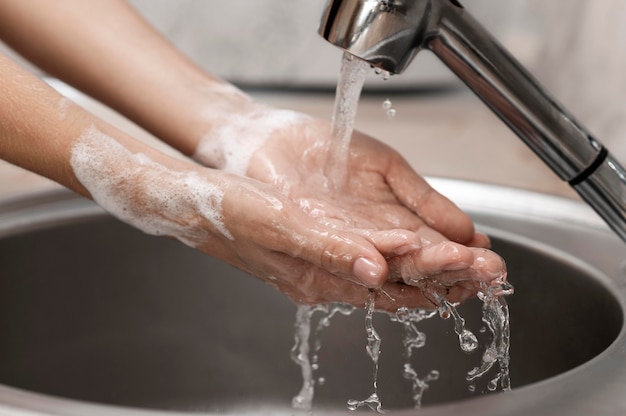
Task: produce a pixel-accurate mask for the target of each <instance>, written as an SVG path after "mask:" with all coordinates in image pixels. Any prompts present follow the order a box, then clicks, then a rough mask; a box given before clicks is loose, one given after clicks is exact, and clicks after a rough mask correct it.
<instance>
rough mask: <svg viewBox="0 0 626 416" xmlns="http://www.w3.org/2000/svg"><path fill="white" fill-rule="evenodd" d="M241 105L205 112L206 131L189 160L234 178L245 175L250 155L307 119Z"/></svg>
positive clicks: (256, 105)
mask: <svg viewBox="0 0 626 416" xmlns="http://www.w3.org/2000/svg"><path fill="white" fill-rule="evenodd" d="M240 104H241V105H232V102H227V103H225V104H221V105H220V104H218V105H217V106H216V107H213V108H211V109H209V110H208V112H207V115H206V117H207V119H208V120H210V122H209V123H207V128H206V130H205V131H204V133H202V134H201V135H200V137H199V140H198V141H197V145H196V149H195V151H194V152H193V153H192V158H193V159H194V160H195V161H197V162H198V163H200V164H202V165H204V166H208V167H212V168H215V169H220V170H224V171H227V172H230V173H234V174H237V175H242V176H243V175H246V173H247V171H248V168H249V164H250V160H251V159H252V157H253V155H254V154H255V153H256V152H257V151H258V150H259V149H260V148H262V147H263V146H264V145H266V143H267V142H268V141H269V140H270V139H271V138H272V137H274V136H275V135H276V134H277V133H279V132H280V131H281V130H282V131H285V130H286V129H288V128H289V127H290V126H294V125H297V124H301V123H303V122H305V121H306V120H309V119H310V117H309V116H307V115H304V114H301V113H297V112H294V111H291V110H284V109H277V108H273V107H270V106H267V105H264V104H261V103H257V102H255V101H253V100H252V99H249V100H248V101H246V102H245V103H240Z"/></svg>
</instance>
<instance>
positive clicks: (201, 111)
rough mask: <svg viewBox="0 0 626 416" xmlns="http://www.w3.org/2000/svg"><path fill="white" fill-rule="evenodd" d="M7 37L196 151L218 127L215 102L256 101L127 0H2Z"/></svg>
mask: <svg viewBox="0 0 626 416" xmlns="http://www.w3.org/2000/svg"><path fill="white" fill-rule="evenodd" d="M0 38H2V39H3V40H4V41H5V42H7V43H8V44H9V45H11V46H12V47H13V48H14V49H15V50H16V51H18V52H19V53H20V54H22V55H23V56H24V57H26V58H27V59H29V60H30V61H32V62H33V63H34V64H35V65H37V66H39V67H40V68H42V69H44V70H45V71H47V72H48V73H50V74H51V75H53V76H55V77H58V78H59V79H61V80H64V81H66V82H67V83H69V84H71V85H73V86H75V87H77V88H78V89H80V90H82V91H84V92H86V93H87V94H89V95H91V96H93V97H94V98H96V99H98V100H99V101H102V102H104V103H105V104H107V105H109V106H111V107H112V108H114V109H116V110H117V111H119V112H120V113H122V114H124V115H125V116H127V117H128V118H130V119H131V120H133V121H135V122H137V123H138V124H139V125H141V126H142V127H144V128H146V129H147V130H149V131H150V132H152V133H153V134H154V135H155V136H157V137H159V138H161V139H162V140H164V141H166V142H168V143H170V144H171V145H172V146H174V147H176V148H178V149H179V150H181V151H182V152H183V153H185V154H188V155H190V154H193V152H194V151H195V149H196V146H197V142H198V141H199V140H200V138H201V137H202V136H204V135H205V134H207V133H208V131H210V129H211V127H212V125H213V119H212V117H211V114H212V111H211V110H212V108H213V107H214V106H218V107H219V108H224V107H226V109H229V108H233V109H240V108H241V107H242V102H243V103H244V104H249V100H248V99H247V98H246V97H244V96H242V95H241V94H240V93H238V92H237V91H236V89H235V88H234V87H230V86H228V84H226V83H224V82H223V81H221V80H219V79H217V78H215V77H213V76H212V75H210V74H208V73H207V72H205V71H203V70H202V69H201V68H199V67H198V66H197V65H195V64H194V63H193V62H192V61H190V60H189V59H188V58H186V57H185V56H184V55H183V54H181V53H180V52H179V51H178V50H177V49H176V48H174V47H173V46H172V45H171V44H170V43H168V42H167V40H166V39H164V38H163V37H162V36H161V35H160V34H159V33H157V32H156V31H155V30H154V29H153V28H152V27H151V26H150V25H149V24H147V23H146V22H145V21H144V20H143V19H142V18H141V16H139V15H138V14H137V12H136V11H135V10H134V9H133V8H132V7H131V6H130V5H129V4H128V3H127V2H125V1H122V0H90V1H84V0H59V1H54V2H51V1H49V0H25V1H13V0H0Z"/></svg>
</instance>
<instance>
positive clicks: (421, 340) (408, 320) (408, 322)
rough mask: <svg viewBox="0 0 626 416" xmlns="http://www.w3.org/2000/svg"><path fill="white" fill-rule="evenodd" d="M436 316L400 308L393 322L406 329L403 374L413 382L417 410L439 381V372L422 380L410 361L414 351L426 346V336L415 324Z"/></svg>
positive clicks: (431, 313) (427, 312)
mask: <svg viewBox="0 0 626 416" xmlns="http://www.w3.org/2000/svg"><path fill="white" fill-rule="evenodd" d="M436 314H437V311H426V310H421V309H413V310H411V309H408V308H399V309H398V310H397V312H396V316H395V319H394V318H393V317H392V320H396V321H397V322H400V323H401V324H402V325H403V327H404V331H403V336H402V345H403V346H404V357H405V359H406V362H405V363H404V366H403V368H402V374H403V376H404V378H405V379H407V380H409V381H410V382H411V387H412V392H413V403H414V406H415V408H420V407H422V397H423V396H424V392H425V391H426V390H427V389H428V388H429V387H430V384H429V383H430V382H431V381H436V380H438V379H439V372H438V371H437V370H431V371H430V372H429V373H428V374H427V375H426V377H424V378H420V377H419V375H418V374H417V371H416V370H415V369H414V368H413V366H412V365H411V363H410V361H409V359H410V358H411V356H412V355H413V350H414V349H418V348H423V347H424V346H425V345H426V334H425V333H423V332H421V331H420V330H418V329H417V327H416V326H415V324H416V323H418V322H421V321H424V320H426V319H430V318H432V317H433V316H435V315H436Z"/></svg>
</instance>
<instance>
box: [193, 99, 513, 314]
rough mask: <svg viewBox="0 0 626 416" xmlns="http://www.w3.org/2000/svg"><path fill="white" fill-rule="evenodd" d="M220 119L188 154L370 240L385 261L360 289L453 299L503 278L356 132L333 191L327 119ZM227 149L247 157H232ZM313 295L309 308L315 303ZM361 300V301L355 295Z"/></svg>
mask: <svg viewBox="0 0 626 416" xmlns="http://www.w3.org/2000/svg"><path fill="white" fill-rule="evenodd" d="M229 122H230V124H229V126H228V129H227V130H225V131H227V132H228V133H229V134H228V136H226V135H225V134H224V132H225V131H224V130H220V129H216V130H215V131H214V132H213V134H212V135H211V136H209V137H208V138H206V139H205V141H204V142H203V143H201V144H200V146H199V148H198V152H197V153H196V158H197V159H198V160H200V161H203V162H205V163H209V164H218V165H220V167H222V168H225V169H228V170H232V171H235V172H237V173H245V174H246V175H248V176H249V177H251V178H255V179H257V180H259V181H262V182H265V183H269V184H271V185H272V186H273V187H275V188H276V189H278V190H279V191H280V193H281V194H282V195H284V196H286V197H288V198H289V199H290V200H291V201H292V202H293V203H294V204H295V205H297V206H298V207H299V208H300V210H301V211H303V212H304V213H306V214H307V215H308V216H309V217H310V218H314V219H316V220H318V221H319V222H322V223H324V224H326V225H327V226H328V227H330V228H331V229H333V230H335V232H339V231H341V232H350V233H355V234H358V235H360V236H361V237H362V238H364V239H366V240H367V241H368V242H370V243H371V244H373V245H374V247H376V249H377V250H378V251H379V252H380V253H381V254H382V255H383V256H384V258H385V260H386V264H380V263H379V264H374V265H370V266H371V270H375V269H376V267H378V268H379V271H378V272H375V273H371V274H369V275H368V274H367V273H366V274H364V275H362V276H360V282H361V283H362V284H364V285H367V286H369V287H381V286H382V287H383V289H384V290H385V291H387V292H390V294H391V292H393V293H398V292H399V291H400V292H401V289H404V290H405V291H406V290H407V287H406V285H407V284H408V285H411V286H419V287H421V288H422V289H424V288H425V287H428V288H429V290H435V291H437V292H438V293H439V294H440V295H443V296H446V297H447V299H448V300H450V301H453V302H456V301H463V300H465V299H467V298H468V297H471V296H473V295H474V294H475V293H476V291H477V290H479V289H480V288H481V286H483V285H485V284H487V285H488V284H497V283H498V282H502V281H504V280H505V279H506V269H505V265H504V262H503V261H502V259H501V258H500V257H499V256H497V255H496V254H495V253H493V252H491V251H489V250H487V247H488V246H489V240H488V238H487V237H486V236H485V235H483V234H479V233H476V232H475V231H474V227H473V224H472V222H471V220H470V219H469V218H468V217H467V215H465V214H464V213H463V212H462V211H460V210H459V209H458V208H457V207H456V206H455V205H454V204H452V203H451V202H450V201H449V200H447V199H446V198H445V197H443V196H442V195H440V194H439V193H437V192H436V191H434V190H433V189H432V188H431V187H430V186H429V185H428V184H427V183H426V182H425V180H424V179H423V178H421V177H420V176H419V175H417V174H416V173H415V172H414V171H413V170H412V169H411V168H410V166H409V165H408V164H407V162H406V161H405V160H404V159H403V158H402V157H401V156H400V155H398V154H397V153H396V152H395V151H393V150H392V149H390V148H389V147H387V146H386V145H384V144H382V143H380V142H378V141H376V140H374V139H372V138H370V137H368V136H365V135H363V134H360V133H355V134H354V136H353V138H352V142H351V146H350V152H349V157H348V161H347V175H346V178H345V182H344V183H340V184H338V185H337V184H334V183H332V181H331V180H329V178H328V177H327V176H326V175H325V167H326V161H327V160H328V158H329V152H331V151H332V149H333V146H334V145H335V142H334V141H333V138H332V136H331V134H330V126H329V124H328V122H325V121H322V120H317V119H313V118H310V117H307V116H303V115H299V114H296V113H291V112H286V111H280V110H273V109H268V108H263V107H260V108H257V109H255V110H254V111H251V112H250V113H249V114H248V115H247V116H245V117H241V118H238V119H237V121H234V120H233V119H230V120H229ZM234 137H237V138H236V140H235V139H234ZM237 143H240V146H245V145H246V143H248V144H249V143H254V145H253V146H252V149H254V150H253V151H250V150H249V151H248V152H244V151H240V150H238V145H237ZM226 144H227V145H228V149H229V152H231V153H232V154H237V155H242V154H246V153H247V154H248V157H247V159H241V158H239V159H236V160H232V158H231V156H229V155H228V152H224V151H223V149H225V148H226V147H225V146H226ZM331 179H332V178H331ZM396 282H403V283H404V284H403V285H398V284H397V283H396ZM315 293H316V291H315V290H311V292H310V293H309V296H308V297H307V298H306V299H308V302H310V303H312V302H316V301H323V300H324V299H322V298H321V297H319V298H315ZM360 296H361V299H365V291H364V290H361V291H360ZM391 296H392V297H393V295H391ZM411 296H415V295H414V294H412V295H411ZM421 297H422V300H421V303H422V304H421V306H422V307H425V306H433V305H432V303H433V302H432V299H433V298H432V297H430V296H428V294H426V298H424V297H423V296H421ZM359 302H360V305H362V304H363V303H362V302H361V300H359Z"/></svg>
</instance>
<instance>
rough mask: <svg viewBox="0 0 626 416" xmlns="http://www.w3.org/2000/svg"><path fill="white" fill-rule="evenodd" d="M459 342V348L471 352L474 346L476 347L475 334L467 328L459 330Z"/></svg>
mask: <svg viewBox="0 0 626 416" xmlns="http://www.w3.org/2000/svg"><path fill="white" fill-rule="evenodd" d="M459 343H460V345H461V349H462V350H463V351H465V352H472V351H474V350H475V349H476V348H478V340H477V339H476V335H474V334H472V332H470V331H468V330H467V329H465V330H463V332H461V335H459Z"/></svg>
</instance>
